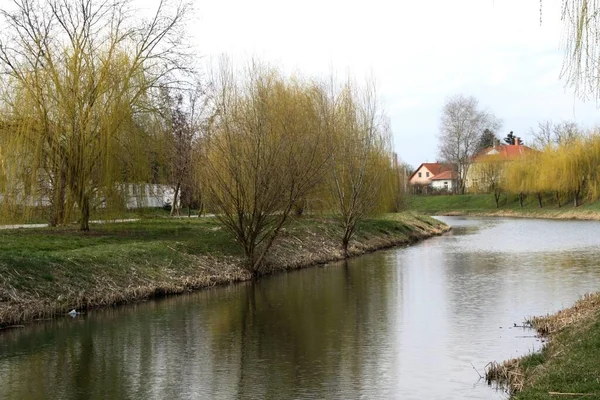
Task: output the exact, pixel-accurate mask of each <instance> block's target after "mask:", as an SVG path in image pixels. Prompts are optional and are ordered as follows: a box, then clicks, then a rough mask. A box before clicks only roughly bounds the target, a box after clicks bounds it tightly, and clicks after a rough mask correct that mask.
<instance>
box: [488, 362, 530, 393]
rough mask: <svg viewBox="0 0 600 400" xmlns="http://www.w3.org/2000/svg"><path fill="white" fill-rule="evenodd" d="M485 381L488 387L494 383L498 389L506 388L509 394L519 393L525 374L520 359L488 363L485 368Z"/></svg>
mask: <svg viewBox="0 0 600 400" xmlns="http://www.w3.org/2000/svg"><path fill="white" fill-rule="evenodd" d="M485 380H486V381H487V383H488V385H491V384H492V383H496V384H497V385H498V387H501V388H506V389H507V390H508V391H509V392H510V393H516V392H520V391H521V390H523V386H524V384H525V373H524V371H523V368H522V367H521V362H520V359H518V358H513V359H511V360H507V361H504V362H502V363H498V362H496V361H493V362H491V363H488V365H486V367H485Z"/></svg>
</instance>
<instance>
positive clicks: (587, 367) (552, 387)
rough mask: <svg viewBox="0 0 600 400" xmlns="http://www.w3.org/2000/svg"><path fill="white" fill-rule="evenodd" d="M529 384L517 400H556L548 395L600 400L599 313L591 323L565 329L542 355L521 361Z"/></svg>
mask: <svg viewBox="0 0 600 400" xmlns="http://www.w3.org/2000/svg"><path fill="white" fill-rule="evenodd" d="M521 365H522V366H523V367H524V369H525V375H526V377H527V379H528V380H530V383H529V384H528V385H526V387H525V389H524V390H523V391H522V392H520V393H518V394H516V395H514V396H513V397H512V398H513V399H514V400H538V399H540V400H541V399H548V398H555V397H550V396H549V394H548V393H549V392H559V393H585V394H595V395H593V396H586V397H573V396H571V397H569V398H582V399H583V398H585V399H600V312H597V313H596V314H595V316H594V317H593V318H592V319H591V320H589V321H584V322H582V323H580V324H576V325H574V326H569V327H567V328H565V329H563V330H562V331H561V332H559V333H557V334H556V335H555V336H553V337H552V340H551V344H550V345H549V346H547V347H545V348H544V350H543V351H542V352H541V353H535V354H531V355H529V356H527V357H525V358H523V359H522V362H521Z"/></svg>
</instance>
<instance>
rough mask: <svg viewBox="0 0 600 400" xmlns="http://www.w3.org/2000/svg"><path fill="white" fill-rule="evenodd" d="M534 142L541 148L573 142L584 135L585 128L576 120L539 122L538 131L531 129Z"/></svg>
mask: <svg viewBox="0 0 600 400" xmlns="http://www.w3.org/2000/svg"><path fill="white" fill-rule="evenodd" d="M531 134H532V136H533V140H534V144H535V146H536V147H538V148H539V149H544V148H546V147H548V146H558V145H562V144H569V143H572V142H573V141H574V140H575V139H577V138H579V137H581V136H583V135H584V131H583V129H582V128H581V127H580V126H579V125H578V124H577V122H575V121H562V122H559V123H553V122H552V121H550V120H547V121H542V122H538V129H537V131H535V130H533V129H532V130H531Z"/></svg>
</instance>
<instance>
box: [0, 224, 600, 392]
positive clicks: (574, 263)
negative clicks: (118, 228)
mask: <svg viewBox="0 0 600 400" xmlns="http://www.w3.org/2000/svg"><path fill="white" fill-rule="evenodd" d="M446 220H447V221H448V222H449V223H451V224H452V225H453V226H455V229H454V232H453V233H452V234H450V235H446V236H443V237H439V238H434V239H431V240H429V241H426V242H423V243H421V244H420V245H418V246H414V247H411V248H407V249H397V250H391V251H387V252H380V253H376V254H372V255H369V256H365V257H361V258H358V259H355V260H351V261H350V262H349V263H347V264H332V265H329V266H325V267H322V268H311V269H307V270H304V271H298V272H294V273H290V274H284V275H280V276H274V277H271V278H267V279H263V280H261V281H259V282H257V283H255V284H240V285H232V286H228V287H223V288H217V289H213V290H206V291H203V292H199V293H196V294H193V295H189V296H180V297H174V298H170V299H167V300H163V301H156V302H147V303H145V304H137V305H133V306H130V307H125V308H118V309H111V310H103V311H99V312H93V313H90V314H87V315H84V316H82V317H80V318H77V319H74V320H71V319H66V318H65V319H60V320H56V321H52V322H51V323H48V324H38V325H34V326H31V327H28V328H26V329H23V330H16V331H9V332H4V333H3V334H1V335H0V398H2V399H40V398H55V399H80V398H81V399H105V398H110V399H141V398H144V399H163V398H178V399H181V398H189V399H197V398H231V399H247V398H248V399H251V398H256V399H262V398H266V399H281V398H315V399H317V398H360V397H364V398H369V399H371V398H402V399H422V398H445V399H464V398H477V399H495V398H504V397H505V396H504V395H503V394H502V393H501V392H496V391H494V390H491V389H490V388H488V387H487V386H486V385H485V384H484V383H483V382H479V383H477V374H476V372H475V371H473V369H472V367H471V363H472V364H474V365H475V366H476V367H478V368H479V369H483V366H484V365H485V364H486V363H487V362H488V361H490V360H502V359H505V358H508V357H512V356H515V355H517V354H523V353H525V352H527V351H530V350H531V349H533V348H536V347H537V346H539V343H538V342H537V341H536V340H535V339H534V338H523V336H528V335H531V333H530V332H528V331H524V330H523V329H520V328H514V327H513V324H514V323H520V322H521V321H522V319H523V317H524V316H527V315H536V314H541V313H545V312H550V311H555V310H557V309H559V308H561V307H564V306H566V305H569V304H570V303H572V302H573V301H574V300H575V299H576V298H577V297H578V296H580V295H581V294H583V293H585V292H588V291H593V290H598V287H599V285H598V284H599V283H600V267H599V265H600V252H599V251H598V250H600V246H599V245H600V239H595V238H596V235H595V234H594V233H595V231H596V230H597V229H598V227H600V224H598V223H587V222H571V221H561V222H555V221H528V220H512V219H493V220H492V219H465V218H449V217H447V218H446Z"/></svg>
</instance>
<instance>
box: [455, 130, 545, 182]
mask: <svg viewBox="0 0 600 400" xmlns="http://www.w3.org/2000/svg"><path fill="white" fill-rule="evenodd" d="M519 142H520V138H519V137H515V144H505V145H502V144H497V145H496V146H493V147H488V148H487V149H484V150H482V151H481V152H479V153H478V154H476V155H475V156H474V157H473V159H472V162H471V165H470V168H469V171H468V172H467V176H466V179H465V188H466V189H467V190H469V191H471V192H473V191H486V190H487V186H488V183H486V182H485V177H484V176H483V175H482V169H481V168H479V167H478V166H479V165H481V164H484V163H485V162H488V161H492V160H496V161H502V162H504V161H507V162H508V161H513V160H516V159H518V158H521V157H523V156H526V155H528V154H532V153H536V152H537V150H534V149H532V148H531V147H528V146H525V145H522V144H519Z"/></svg>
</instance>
